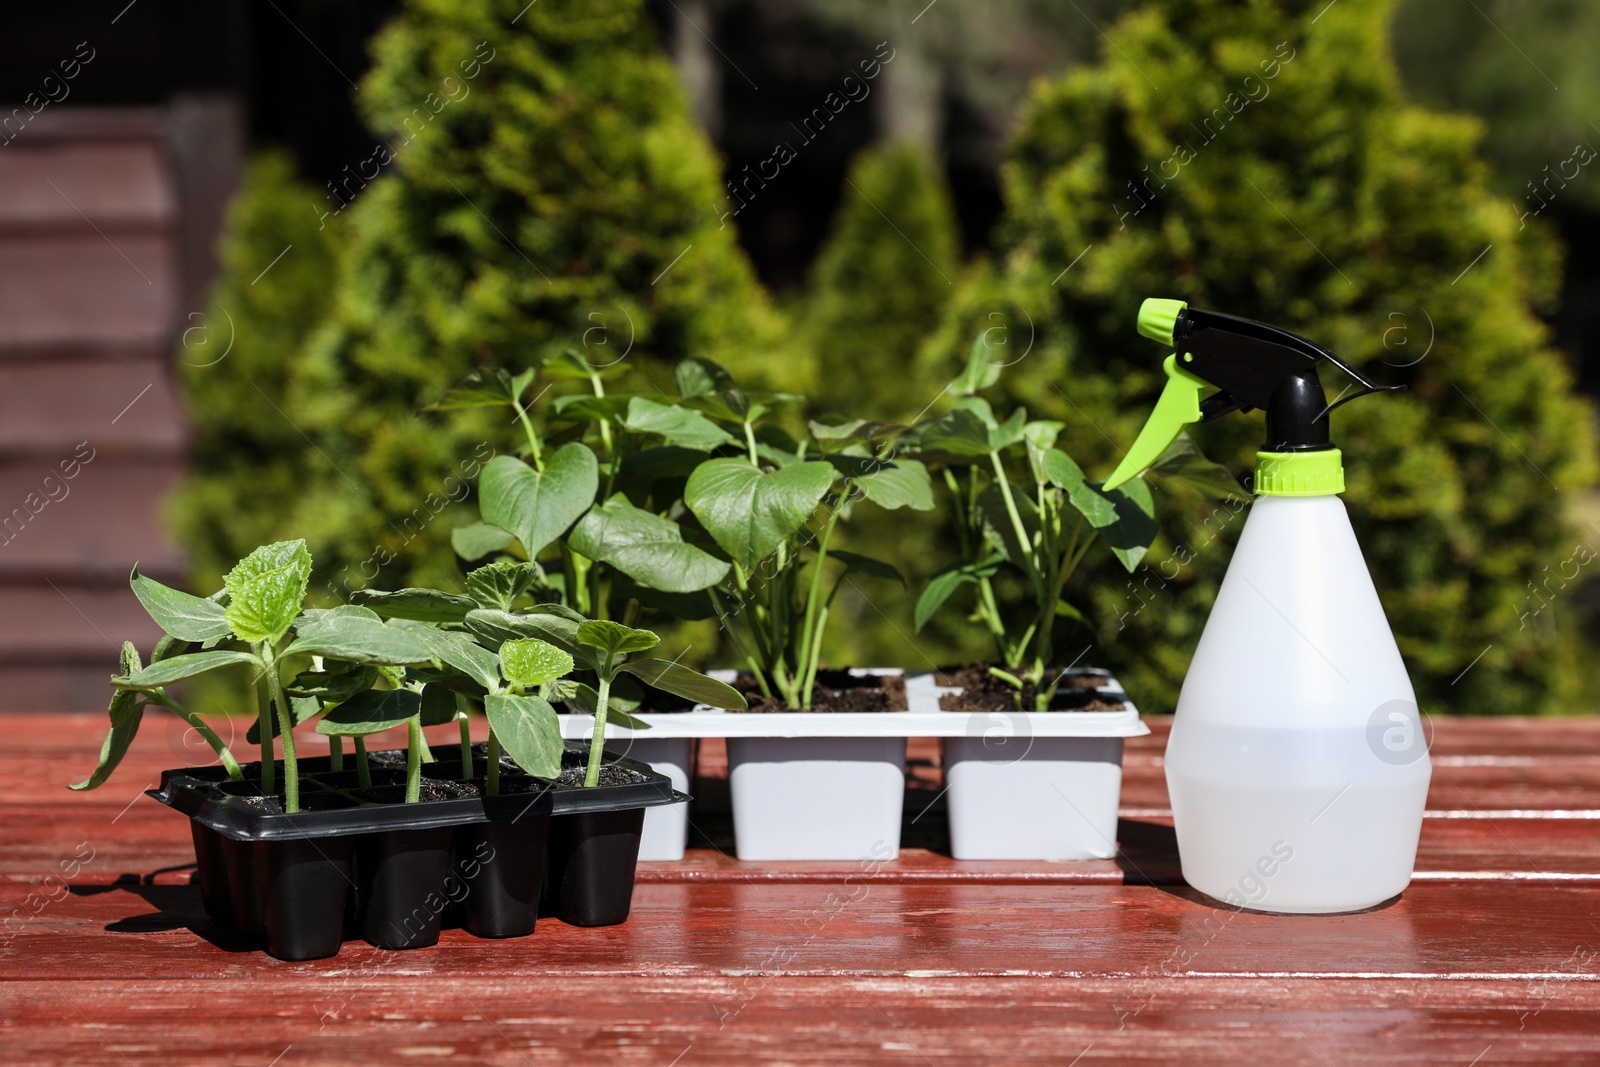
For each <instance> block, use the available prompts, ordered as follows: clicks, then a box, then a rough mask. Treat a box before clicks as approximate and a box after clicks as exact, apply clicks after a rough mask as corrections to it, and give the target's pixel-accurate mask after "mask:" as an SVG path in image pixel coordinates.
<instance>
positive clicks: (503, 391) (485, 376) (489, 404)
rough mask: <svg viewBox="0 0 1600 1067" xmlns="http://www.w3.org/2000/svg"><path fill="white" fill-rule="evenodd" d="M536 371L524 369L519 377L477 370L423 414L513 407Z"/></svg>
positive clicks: (495, 371)
mask: <svg viewBox="0 0 1600 1067" xmlns="http://www.w3.org/2000/svg"><path fill="white" fill-rule="evenodd" d="M534 373H535V372H534V371H532V370H525V371H523V372H522V373H521V374H518V375H517V376H516V377H512V375H511V373H510V372H509V371H505V370H500V369H498V368H496V369H493V370H475V371H473V372H472V373H471V374H469V375H467V376H466V377H465V378H463V379H461V382H460V384H458V385H456V386H455V387H454V388H453V389H451V390H450V391H449V392H447V393H445V394H444V396H442V397H440V398H439V401H438V403H435V404H429V405H428V406H427V407H425V408H423V409H422V410H423V411H459V410H461V409H463V408H498V407H510V406H511V405H512V404H513V403H515V402H516V401H517V400H520V399H521V398H522V394H523V393H525V392H527V390H528V386H530V385H532V384H533V378H534Z"/></svg>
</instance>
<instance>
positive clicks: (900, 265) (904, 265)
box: [802, 144, 961, 420]
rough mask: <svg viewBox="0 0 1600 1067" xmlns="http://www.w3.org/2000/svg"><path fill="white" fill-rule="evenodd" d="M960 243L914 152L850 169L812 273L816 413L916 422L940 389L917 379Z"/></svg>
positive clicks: (879, 156)
mask: <svg viewBox="0 0 1600 1067" xmlns="http://www.w3.org/2000/svg"><path fill="white" fill-rule="evenodd" d="M959 254H960V233H959V231H958V228H957V224H956V218H955V210H954V208H953V207H952V206H951V204H950V192H949V190H948V189H947V188H946V187H945V182H944V177H943V175H942V174H941V173H940V172H939V167H938V164H937V163H936V162H935V161H934V160H933V158H932V157H931V156H930V155H929V154H928V153H927V152H926V151H924V150H922V149H920V148H919V147H917V146H916V145H911V144H888V145H881V146H876V147H873V148H869V149H866V150H865V151H863V152H862V153H861V154H860V155H858V156H857V157H856V159H855V161H854V162H853V163H852V164H851V166H850V173H849V175H848V181H847V182H846V184H845V185H844V187H843V188H842V189H841V190H840V193H839V210H838V213H837V214H836V216H835V218H834V221H833V229H832V232H831V233H830V234H829V236H828V241H827V243H826V244H825V245H823V247H822V251H821V253H820V254H819V255H818V257H817V262H816V265H815V267H814V268H813V270H812V277H811V287H810V292H809V293H808V296H807V302H806V308H805V319H804V322H803V323H802V329H803V331H804V337H805V340H806V347H807V348H808V350H809V351H810V353H811V358H812V360H813V361H814V363H815V366H816V368H817V373H816V387H815V389H814V390H813V397H814V399H815V401H816V402H817V403H818V404H819V405H820V406H821V407H822V409H823V410H850V409H856V408H859V407H861V405H862V404H863V403H870V404H871V405H872V407H873V411H872V415H873V417H875V418H883V419H902V420H904V419H915V418H916V417H917V416H918V415H919V414H920V413H921V412H922V411H924V410H925V409H926V408H927V407H928V405H929V403H930V402H931V401H932V400H933V399H934V398H935V397H936V396H938V395H939V390H940V388H941V387H942V386H943V384H944V382H943V379H941V378H937V377H935V376H930V375H926V374H921V373H918V371H919V368H920V366H921V365H920V364H919V363H918V362H917V358H916V357H917V352H918V350H919V349H920V348H921V346H922V343H923V342H924V341H925V340H926V339H927V338H928V337H929V336H930V334H932V332H933V331H934V330H935V329H936V328H937V325H938V322H939V320H940V318H941V317H942V315H943V312H944V308H945V306H946V305H947V304H948V303H949V302H950V298H951V296H952V295H953V294H954V292H955V289H954V286H955V282H956V280H957V279H958V278H959V277H960V269H961V261H960V255H959Z"/></svg>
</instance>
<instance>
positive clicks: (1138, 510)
mask: <svg viewBox="0 0 1600 1067" xmlns="http://www.w3.org/2000/svg"><path fill="white" fill-rule="evenodd" d="M1096 491H1097V492H1100V493H1103V494H1104V495H1106V496H1108V497H1110V499H1111V501H1112V502H1113V504H1114V506H1115V508H1116V512H1117V521H1116V522H1114V523H1112V524H1111V525H1110V526H1107V527H1106V528H1105V529H1103V530H1101V531H1100V536H1101V537H1102V538H1104V539H1105V542H1106V546H1107V547H1108V548H1110V549H1111V552H1112V554H1113V555H1115V556H1116V557H1117V559H1118V560H1119V561H1121V563H1122V566H1123V567H1124V568H1126V569H1127V571H1128V572H1129V573H1130V574H1131V573H1132V572H1133V571H1134V570H1136V569H1137V568H1138V566H1139V563H1140V561H1141V560H1143V559H1144V556H1145V553H1146V552H1148V551H1149V550H1150V543H1151V542H1152V541H1154V540H1155V539H1156V534H1158V533H1160V532H1161V528H1160V527H1159V526H1157V525H1156V520H1155V513H1156V506H1155V501H1154V500H1152V499H1151V497H1150V487H1149V486H1148V485H1146V484H1145V483H1144V482H1143V481H1142V480H1140V479H1138V478H1135V479H1134V480H1133V481H1131V482H1124V483H1123V484H1122V485H1120V486H1118V487H1117V488H1115V489H1113V490H1111V492H1109V493H1106V492H1105V490H1103V489H1099V488H1098V487H1096Z"/></svg>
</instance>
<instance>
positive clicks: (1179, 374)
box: [1106, 299, 1405, 488]
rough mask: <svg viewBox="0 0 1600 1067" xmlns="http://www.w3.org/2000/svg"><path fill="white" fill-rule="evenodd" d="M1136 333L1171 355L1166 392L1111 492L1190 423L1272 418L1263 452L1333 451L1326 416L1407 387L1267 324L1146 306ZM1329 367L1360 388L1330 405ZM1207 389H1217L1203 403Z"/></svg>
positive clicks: (1163, 303) (1180, 306) (1171, 305)
mask: <svg viewBox="0 0 1600 1067" xmlns="http://www.w3.org/2000/svg"><path fill="white" fill-rule="evenodd" d="M1139 332H1140V333H1142V334H1144V335H1145V336H1146V337H1149V338H1151V339H1153V340H1157V341H1162V342H1164V343H1166V344H1168V345H1171V346H1172V348H1173V350H1174V351H1173V354H1172V355H1171V356H1168V357H1167V360H1166V363H1165V364H1164V368H1165V370H1166V373H1167V385H1166V388H1165V389H1164V390H1162V395H1161V399H1160V400H1159V401H1158V402H1157V404H1156V410H1155V411H1154V412H1153V413H1152V414H1151V417H1150V420H1149V422H1147V423H1146V424H1145V428H1144V430H1143V431H1142V432H1141V433H1140V435H1139V439H1138V440H1137V441H1135V442H1134V447H1133V448H1132V449H1130V450H1129V452H1128V454H1127V455H1126V456H1125V457H1123V461H1122V463H1121V465H1120V466H1118V467H1117V469H1116V471H1115V472H1114V473H1113V474H1112V476H1111V477H1110V478H1109V479H1107V480H1106V487H1107V488H1114V487H1116V486H1118V485H1121V484H1122V483H1123V482H1125V481H1127V480H1128V479H1130V478H1133V477H1135V476H1137V475H1138V474H1139V473H1140V472H1141V471H1143V470H1144V469H1145V468H1147V467H1148V466H1150V464H1152V463H1154V462H1155V461H1156V459H1157V458H1159V457H1160V455H1161V454H1162V453H1163V452H1165V451H1166V448H1167V446H1168V445H1170V444H1172V442H1173V440H1175V439H1176V437H1177V435H1178V432H1179V431H1180V430H1181V429H1182V428H1183V426H1184V425H1185V424H1187V423H1192V422H1212V421H1214V420H1216V419H1220V418H1221V417H1222V416H1224V415H1227V414H1229V413H1231V412H1234V411H1250V410H1252V409H1255V408H1260V409H1261V410H1262V411H1265V412H1266V413H1267V441H1266V444H1265V445H1264V446H1263V449H1262V450H1263V451H1266V452H1313V451H1320V450H1326V449H1331V448H1333V444H1332V441H1331V440H1330V438H1329V435H1328V414H1329V412H1331V411H1333V409H1335V408H1337V407H1339V406H1340V405H1341V404H1345V403H1348V402H1350V401H1351V400H1354V399H1356V397H1360V396H1367V395H1369V394H1371V393H1381V392H1390V391H1392V390H1395V389H1403V388H1405V387H1404V386H1400V385H1389V386H1382V385H1377V384H1375V383H1373V382H1371V381H1368V380H1367V378H1366V377H1365V376H1363V375H1362V374H1361V373H1360V372H1359V371H1357V370H1356V369H1355V368H1354V367H1352V366H1350V365H1349V364H1348V363H1345V362H1344V361H1343V360H1342V359H1340V358H1339V357H1338V356H1335V355H1334V354H1333V353H1332V352H1329V351H1328V350H1327V349H1326V348H1323V347H1322V346H1321V345H1318V344H1316V343H1315V342H1313V341H1309V340H1307V339H1306V338H1304V337H1301V336H1300V335H1299V334H1293V333H1290V332H1289V331H1288V330H1281V329H1279V328H1278V327H1276V326H1269V325H1267V324H1266V323H1264V322H1256V321H1254V320H1252V319H1242V318H1239V317H1238V316H1236V315H1224V314H1222V313H1221V312H1220V311H1207V310H1205V309H1204V308H1192V307H1189V306H1188V305H1187V304H1185V303H1183V302H1182V301H1178V300H1156V299H1152V300H1146V301H1145V302H1144V305H1143V306H1142V307H1140V309H1139ZM1323 361H1327V362H1328V363H1331V364H1333V365H1334V366H1335V367H1338V368H1339V369H1340V370H1342V371H1343V372H1344V373H1345V374H1347V375H1349V376H1350V378H1351V380H1352V381H1353V382H1354V383H1355V384H1356V385H1357V386H1359V389H1358V390H1357V391H1356V392H1354V393H1352V392H1350V387H1346V389H1345V390H1344V391H1343V392H1341V393H1340V394H1339V395H1338V396H1337V397H1335V398H1334V400H1333V402H1332V403H1331V404H1330V403H1329V402H1328V398H1327V394H1326V393H1325V392H1324V391H1323V388H1322V382H1321V381H1320V380H1319V379H1318V378H1317V364H1319V363H1322V362H1323ZM1207 386H1212V387H1215V388H1216V389H1218V390H1220V391H1219V392H1217V393H1214V394H1212V395H1211V396H1208V397H1206V398H1205V399H1203V400H1202V399H1200V394H1201V393H1202V392H1203V391H1204V389H1205V388H1206V387H1207Z"/></svg>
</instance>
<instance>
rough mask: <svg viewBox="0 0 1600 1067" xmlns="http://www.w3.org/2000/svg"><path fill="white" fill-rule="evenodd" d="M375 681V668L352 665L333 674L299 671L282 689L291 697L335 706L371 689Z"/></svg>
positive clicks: (376, 672) (376, 677) (376, 671)
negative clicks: (315, 698) (309, 699)
mask: <svg viewBox="0 0 1600 1067" xmlns="http://www.w3.org/2000/svg"><path fill="white" fill-rule="evenodd" d="M377 680H378V670H377V668H376V667H369V666H354V665H352V666H349V667H347V668H346V669H344V670H340V671H334V672H328V671H301V672H300V673H299V674H297V675H295V676H294V680H293V681H292V682H290V683H289V684H288V685H286V686H284V687H283V691H284V692H285V693H287V694H289V695H290V696H292V697H320V698H321V699H323V700H324V701H326V702H328V703H330V704H337V703H338V702H339V701H341V700H349V699H350V698H351V697H353V696H355V695H356V694H357V693H360V692H364V691H365V690H368V689H371V688H372V686H373V684H374V683H375V682H377Z"/></svg>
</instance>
